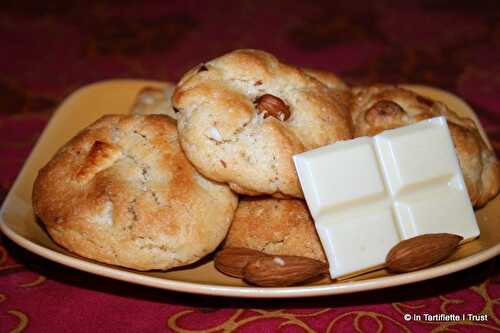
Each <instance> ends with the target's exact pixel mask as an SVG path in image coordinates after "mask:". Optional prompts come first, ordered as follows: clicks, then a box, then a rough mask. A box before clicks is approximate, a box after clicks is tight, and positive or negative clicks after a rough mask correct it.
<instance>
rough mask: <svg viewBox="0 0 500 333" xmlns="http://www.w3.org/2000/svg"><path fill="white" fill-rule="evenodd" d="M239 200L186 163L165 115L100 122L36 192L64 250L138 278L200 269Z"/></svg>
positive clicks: (50, 169) (63, 153) (36, 203)
mask: <svg viewBox="0 0 500 333" xmlns="http://www.w3.org/2000/svg"><path fill="white" fill-rule="evenodd" d="M236 206H237V197H236V196H235V195H234V194H233V193H232V192H231V191H230V189H229V188H228V187H227V186H225V185H220V184H217V183H214V182H212V181H209V180H207V179H206V178H204V177H203V176H201V175H200V174H199V173H198V172H196V170H195V169H194V168H193V167H192V166H191V164H190V163H189V161H188V160H187V159H186V158H185V156H184V154H183V153H182V150H181V148H180V145H179V143H178V140H177V130H176V125H175V122H174V121H173V120H171V119H170V118H169V117H167V116H163V115H149V116H134V115H116V116H115V115H110V116H104V117H102V118H101V119H99V120H97V121H96V122H95V123H94V124H92V125H90V126H89V127H87V128H86V129H84V130H82V131H81V132H80V133H79V134H78V135H76V136H75V137H74V138H73V139H71V140H70V141H69V142H68V143H67V144H66V145H64V146H63V147H62V148H61V149H60V150H59V151H58V152H57V153H56V154H55V156H54V157H53V158H52V160H50V162H48V163H47V165H46V166H45V167H44V168H42V169H41V170H40V172H39V174H38V177H37V178H36V181H35V184H34V187H33V207H34V210H35V213H36V214H37V215H38V216H39V217H40V218H41V220H42V221H43V223H44V224H45V225H46V227H47V230H48V232H49V233H50V235H51V236H52V238H53V239H54V240H55V241H56V242H57V243H58V244H60V245H61V246H63V247H65V248H67V249H68V250H70V251H72V252H75V253H77V254H79V255H82V256H84V257H88V258H91V259H95V260H98V261H102V262H105V263H109V264H114V265H120V266H125V267H129V268H134V269H138V270H149V269H168V268H171V267H176V266H180V265H185V264H189V263H192V262H195V261H197V260H198V259H200V258H202V257H203V256H205V255H206V254H208V253H210V252H212V251H213V250H214V249H215V248H216V247H217V246H218V245H219V244H220V242H221V241H222V240H223V239H224V237H225V236H226V233H227V231H228V228H229V225H230V223H231V220H232V218H233V213H234V211H235V209H236Z"/></svg>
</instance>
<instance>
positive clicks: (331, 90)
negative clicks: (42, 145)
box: [33, 50, 500, 270]
mask: <svg viewBox="0 0 500 333" xmlns="http://www.w3.org/2000/svg"><path fill="white" fill-rule="evenodd" d="M131 110H132V112H131V113H132V114H130V115H108V116H104V117H103V118H101V119H99V120H98V121H96V122H95V123H94V124H92V125H90V126H89V127H88V128H86V129H84V130H82V131H81V132H80V133H79V134H78V135H77V136H76V137H74V138H73V139H72V140H71V141H70V142H68V143H67V144H66V145H65V146H63V147H62V148H61V149H60V150H59V151H58V152H57V154H56V155H55V156H54V157H53V159H52V160H51V161H50V162H49V163H48V164H47V165H46V166H45V167H44V168H43V169H41V170H40V173H39V175H38V177H37V179H36V181H35V184H34V189H33V206H34V209H35V212H36V214H37V215H38V216H39V217H40V219H41V220H42V221H43V223H44V224H45V225H46V227H47V231H48V232H49V234H50V235H51V237H52V238H53V239H54V240H55V241H56V242H57V243H58V244H60V245H62V246H64V247H65V248H67V249H68V250H70V251H72V252H74V253H77V254H79V255H82V256H85V257H87V258H91V259H94V260H98V261H101V262H105V263H108V264H113V265H119V266H123V267H128V268H133V269H137V270H151V269H169V268H173V267H177V266H182V265H187V264H190V263H193V262H196V261H197V260H199V259H200V258H202V257H204V256H206V255H207V254H209V253H212V252H213V251H214V250H215V249H216V248H217V247H218V246H219V245H221V243H223V246H224V247H226V248H235V247H236V248H245V249H251V250H256V251H259V253H263V254H265V255H280V256H290V257H293V258H308V260H313V261H315V262H319V263H322V264H323V265H324V264H326V259H325V255H324V253H323V249H322V247H321V243H320V241H319V239H318V236H317V234H316V231H315V228H314V225H313V222H312V219H311V217H310V215H309V211H308V209H307V206H306V205H305V202H304V201H303V194H302V191H301V188H300V185H299V181H298V178H297V174H296V172H295V168H294V165H293V161H292V156H293V155H295V154H297V153H301V152H304V151H306V150H310V149H314V148H317V147H320V146H323V145H327V144H331V143H334V142H336V141H339V140H348V139H352V138H354V137H357V136H364V135H375V134H377V133H379V132H380V131H383V130H385V129H390V128H396V127H400V126H405V125H408V124H412V123H414V122H417V121H420V120H423V119H427V118H431V117H435V116H438V115H443V116H446V117H447V119H448V122H449V126H450V131H451V134H452V137H453V139H454V143H455V147H456V150H457V154H458V157H459V160H460V164H461V167H462V169H463V172H464V178H465V181H466V184H467V188H468V191H469V194H470V197H471V200H472V202H473V204H474V205H475V206H476V207H480V206H482V205H484V204H485V203H486V202H487V201H488V200H490V199H491V198H492V197H494V196H495V195H496V194H497V193H498V191H499V188H500V165H499V163H498V161H497V160H496V158H495V155H494V153H493V152H492V150H491V149H490V148H488V147H487V145H486V144H485V142H484V141H483V140H482V138H481V136H480V135H479V132H478V130H477V128H476V127H475V124H474V122H473V121H471V120H469V119H464V118H461V117H459V116H457V115H456V114H455V113H454V112H453V111H451V110H450V109H448V108H447V107H446V106H445V105H444V104H442V103H440V102H436V101H431V100H429V99H427V98H424V97H422V96H419V95H417V94H415V93H413V92H410V91H408V90H405V89H403V88H401V87H397V86H388V85H377V86H372V87H355V88H350V87H348V86H347V85H346V84H345V83H343V82H342V81H341V80H340V79H339V78H338V77H337V76H335V75H334V74H332V73H328V72H324V71H318V70H311V69H302V68H297V67H294V66H290V65H287V64H284V63H281V62H280V61H278V59H276V58H275V57H274V56H272V55H271V54H268V53H266V52H263V51H258V50H237V51H234V52H231V53H228V54H226V55H223V56H221V57H219V58H216V59H214V60H211V61H208V62H205V63H203V64H200V65H199V66H197V67H195V68H193V69H192V70H190V71H189V72H188V73H186V74H185V75H184V77H183V78H182V79H181V80H180V81H179V83H178V84H177V86H176V87H175V90H174V89H168V88H167V89H155V88H150V87H146V88H144V89H143V90H142V91H141V92H140V93H139V94H138V96H137V99H136V102H135V104H134V105H133V106H131ZM238 199H239V204H238ZM287 260H288V259H287ZM278 263H279V262H278ZM318 267H319V266H318Z"/></svg>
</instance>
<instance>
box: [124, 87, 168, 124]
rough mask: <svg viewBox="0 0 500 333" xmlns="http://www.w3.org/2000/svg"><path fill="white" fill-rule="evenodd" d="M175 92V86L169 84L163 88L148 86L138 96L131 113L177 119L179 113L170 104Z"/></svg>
mask: <svg viewBox="0 0 500 333" xmlns="http://www.w3.org/2000/svg"><path fill="white" fill-rule="evenodd" d="M173 92H174V86H173V85H171V84H168V83H167V84H165V87H163V88H158V87H152V86H146V87H144V88H142V89H141V90H140V91H139V93H138V94H137V96H136V99H135V103H134V105H132V108H131V110H130V113H132V114H143V115H147V114H164V115H167V116H169V117H171V118H173V119H176V118H177V112H175V110H174V109H173V108H172V103H171V102H170V100H171V98H172V94H173Z"/></svg>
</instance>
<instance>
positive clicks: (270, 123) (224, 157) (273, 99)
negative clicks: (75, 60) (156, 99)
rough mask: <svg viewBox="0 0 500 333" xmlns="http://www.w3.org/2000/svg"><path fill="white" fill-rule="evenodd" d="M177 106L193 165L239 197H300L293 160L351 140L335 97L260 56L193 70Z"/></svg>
mask: <svg viewBox="0 0 500 333" xmlns="http://www.w3.org/2000/svg"><path fill="white" fill-rule="evenodd" d="M172 104H173V106H174V108H175V109H176V110H178V111H179V113H178V123H177V129H178V131H179V138H180V142H181V145H182V148H183V149H184V152H185V153H186V156H187V157H188V159H189V160H190V161H191V162H192V163H193V164H194V166H195V167H196V168H197V169H198V170H199V171H200V172H201V173H202V174H203V175H205V176H206V177H207V178H210V179H213V180H215V181H218V182H223V183H228V184H229V186H230V187H231V188H232V189H233V190H234V191H236V192H238V193H241V194H247V195H261V194H270V195H274V196H278V197H282V196H292V197H302V196H303V194H302V192H301V190H300V186H299V182H298V179H297V175H296V172H295V168H294V166H293V162H292V155H294V154H297V153H300V152H303V151H305V150H309V149H313V148H316V147H319V146H322V145H326V144H329V143H333V142H336V141H338V140H345V139H349V138H351V137H352V128H351V119H350V115H349V112H348V110H347V108H345V107H344V106H343V103H342V102H340V101H338V100H336V98H335V97H334V94H333V93H332V89H330V88H329V87H328V86H327V85H325V84H323V83H321V82H320V81H319V80H317V79H315V78H314V77H312V76H310V75H308V74H306V72H304V71H303V70H302V69H299V68H296V67H292V66H289V65H285V64H283V63H280V62H279V61H278V60H277V59H276V58H275V57H274V56H272V55H271V54H268V53H265V52H263V51H258V50H237V51H234V52H231V53H228V54H226V55H224V56H221V57H219V58H216V59H214V60H212V61H209V62H207V63H204V64H202V65H200V66H198V67H196V68H194V69H192V70H191V71H189V72H188V73H187V74H186V75H184V77H183V78H182V79H181V81H180V82H179V84H178V85H177V87H176V89H175V92H174V95H173V97H172Z"/></svg>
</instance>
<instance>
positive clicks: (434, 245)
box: [385, 233, 463, 273]
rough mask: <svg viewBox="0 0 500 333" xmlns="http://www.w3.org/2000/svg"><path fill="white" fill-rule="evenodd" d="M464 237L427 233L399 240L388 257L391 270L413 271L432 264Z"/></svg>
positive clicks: (450, 252)
mask: <svg viewBox="0 0 500 333" xmlns="http://www.w3.org/2000/svg"><path fill="white" fill-rule="evenodd" d="M462 239H463V237H461V236H458V235H453V234H446V233H441V234H425V235H420V236H417V237H413V238H410V239H406V240H404V241H401V242H399V243H398V244H397V245H396V246H394V247H393V248H392V249H391V250H390V251H389V253H388V254H387V257H386V261H385V263H386V266H387V268H388V269H389V270H390V271H393V272H397V273H402V272H411V271H415V270H418V269H422V268H425V267H428V266H431V265H433V264H435V263H437V262H439V261H441V260H443V259H445V258H447V257H449V256H450V255H451V254H452V253H453V252H454V251H455V249H456V247H457V246H458V244H459V243H460V241H461V240H462Z"/></svg>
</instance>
